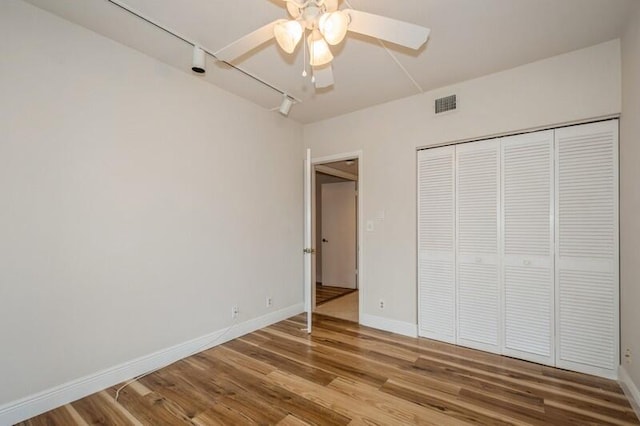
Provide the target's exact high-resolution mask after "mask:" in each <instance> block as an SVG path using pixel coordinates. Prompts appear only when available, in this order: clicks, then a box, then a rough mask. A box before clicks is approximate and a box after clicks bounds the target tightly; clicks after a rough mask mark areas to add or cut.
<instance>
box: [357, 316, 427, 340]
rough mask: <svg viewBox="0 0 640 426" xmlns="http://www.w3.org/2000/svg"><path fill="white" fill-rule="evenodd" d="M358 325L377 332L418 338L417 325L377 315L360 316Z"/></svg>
mask: <svg viewBox="0 0 640 426" xmlns="http://www.w3.org/2000/svg"><path fill="white" fill-rule="evenodd" d="M360 324H362V325H366V326H367V327H372V328H377V329H379V330H384V331H390V332H392V333H396V334H402V335H403V336H408V337H418V325H417V324H411V323H410V322H404V321H398V320H393V319H389V318H383V317H379V316H377V315H368V314H362V315H361V316H360Z"/></svg>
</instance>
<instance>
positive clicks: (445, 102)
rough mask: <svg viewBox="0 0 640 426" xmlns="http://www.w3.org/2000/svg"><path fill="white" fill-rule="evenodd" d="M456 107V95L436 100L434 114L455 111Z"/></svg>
mask: <svg viewBox="0 0 640 426" xmlns="http://www.w3.org/2000/svg"><path fill="white" fill-rule="evenodd" d="M456 106H457V102H456V95H451V96H445V97H444V98H440V99H436V114H440V113H443V112H447V111H453V110H455V109H456Z"/></svg>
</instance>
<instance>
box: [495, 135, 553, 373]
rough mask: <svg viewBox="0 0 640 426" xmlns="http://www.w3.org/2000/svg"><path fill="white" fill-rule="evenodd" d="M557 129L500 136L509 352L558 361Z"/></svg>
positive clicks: (535, 359) (549, 362) (546, 361)
mask: <svg viewBox="0 0 640 426" xmlns="http://www.w3.org/2000/svg"><path fill="white" fill-rule="evenodd" d="M553 137H554V132H553V130H549V131H544V132H535V133H528V134H523V135H517V136H511V137H507V138H503V139H502V140H501V159H502V220H501V223H502V233H501V234H502V244H501V246H502V279H503V302H504V338H503V342H504V346H503V353H504V354H505V355H509V356H514V357H517V358H521V359H526V360H529V361H533V362H538V363H543V364H547V365H553V364H554V362H555V352H554V346H553V342H554V303H555V300H554V265H553V249H554V246H553V245H554V229H553V221H552V217H553V214H554V208H553V198H554V197H553V186H554V181H553V173H554V171H553V156H554V151H553V143H554V139H553Z"/></svg>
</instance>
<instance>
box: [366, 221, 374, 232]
mask: <svg viewBox="0 0 640 426" xmlns="http://www.w3.org/2000/svg"><path fill="white" fill-rule="evenodd" d="M373 229H374V223H373V221H372V220H368V221H367V232H373Z"/></svg>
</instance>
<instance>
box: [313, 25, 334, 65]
mask: <svg viewBox="0 0 640 426" xmlns="http://www.w3.org/2000/svg"><path fill="white" fill-rule="evenodd" d="M307 42H308V43H309V58H310V61H309V64H311V66H312V67H319V66H322V65H326V64H328V63H329V62H331V61H332V60H333V54H332V53H331V50H330V49H329V45H328V44H327V42H326V41H324V38H322V34H320V31H318V30H317V29H316V30H313V31H312V32H311V34H309V37H308V38H307Z"/></svg>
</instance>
